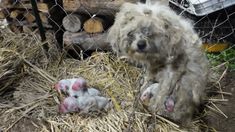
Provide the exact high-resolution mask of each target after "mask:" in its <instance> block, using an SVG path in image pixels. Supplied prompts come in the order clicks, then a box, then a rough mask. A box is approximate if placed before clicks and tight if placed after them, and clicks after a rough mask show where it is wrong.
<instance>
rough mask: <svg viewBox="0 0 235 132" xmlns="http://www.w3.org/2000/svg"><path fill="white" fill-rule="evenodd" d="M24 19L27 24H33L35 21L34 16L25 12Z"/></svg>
mask: <svg viewBox="0 0 235 132" xmlns="http://www.w3.org/2000/svg"><path fill="white" fill-rule="evenodd" d="M24 18H25V20H26V21H27V22H28V23H33V22H34V21H35V16H34V15H33V14H32V13H31V12H25V13H24Z"/></svg>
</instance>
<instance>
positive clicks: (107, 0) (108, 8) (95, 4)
mask: <svg viewBox="0 0 235 132" xmlns="http://www.w3.org/2000/svg"><path fill="white" fill-rule="evenodd" d="M138 1H139V0H63V6H64V9H65V10H66V11H71V12H78V13H86V14H89V15H93V14H98V15H114V14H115V13H116V12H117V11H118V10H119V7H120V6H121V5H122V4H123V3H125V2H132V3H136V2H138Z"/></svg>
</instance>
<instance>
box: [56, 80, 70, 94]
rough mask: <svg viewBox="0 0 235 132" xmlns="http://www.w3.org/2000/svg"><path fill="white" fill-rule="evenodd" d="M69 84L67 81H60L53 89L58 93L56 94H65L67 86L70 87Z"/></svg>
mask: <svg viewBox="0 0 235 132" xmlns="http://www.w3.org/2000/svg"><path fill="white" fill-rule="evenodd" d="M70 84H71V82H70V81H69V80H65V79H63V80H60V81H59V82H58V83H56V84H55V86H54V87H55V89H56V90H57V91H58V92H61V91H63V92H66V91H68V89H69V86H70Z"/></svg>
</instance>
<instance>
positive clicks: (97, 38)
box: [63, 31, 111, 51]
mask: <svg viewBox="0 0 235 132" xmlns="http://www.w3.org/2000/svg"><path fill="white" fill-rule="evenodd" d="M106 37H107V33H96V34H88V33H86V32H79V33H71V32H68V31H67V32H65V33H64V36H63V40H64V47H71V46H72V47H73V46H77V47H80V48H81V49H83V50H84V51H86V50H110V49H111V46H110V44H109V43H107V41H106Z"/></svg>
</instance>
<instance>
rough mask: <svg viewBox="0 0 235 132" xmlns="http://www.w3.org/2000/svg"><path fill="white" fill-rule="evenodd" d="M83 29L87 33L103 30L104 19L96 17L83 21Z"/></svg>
mask: <svg viewBox="0 0 235 132" xmlns="http://www.w3.org/2000/svg"><path fill="white" fill-rule="evenodd" d="M83 28H84V30H85V31H86V32H87V33H100V32H103V31H104V20H103V19H101V18H98V17H94V18H90V19H89V20H87V21H86V22H85V23H84V27H83Z"/></svg>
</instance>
